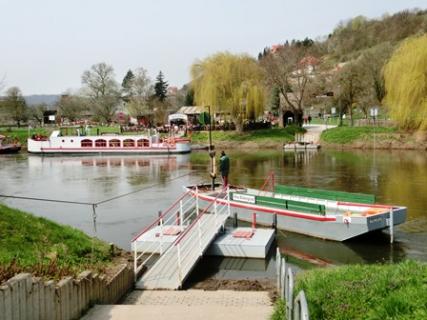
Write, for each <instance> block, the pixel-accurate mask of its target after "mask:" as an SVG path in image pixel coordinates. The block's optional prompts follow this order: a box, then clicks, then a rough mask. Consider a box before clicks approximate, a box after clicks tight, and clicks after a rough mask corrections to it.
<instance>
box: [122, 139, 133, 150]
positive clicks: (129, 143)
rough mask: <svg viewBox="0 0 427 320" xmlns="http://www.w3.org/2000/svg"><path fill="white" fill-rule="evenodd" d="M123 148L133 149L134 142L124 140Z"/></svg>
mask: <svg viewBox="0 0 427 320" xmlns="http://www.w3.org/2000/svg"><path fill="white" fill-rule="evenodd" d="M123 147H125V148H133V147H135V140H133V139H125V140H123Z"/></svg>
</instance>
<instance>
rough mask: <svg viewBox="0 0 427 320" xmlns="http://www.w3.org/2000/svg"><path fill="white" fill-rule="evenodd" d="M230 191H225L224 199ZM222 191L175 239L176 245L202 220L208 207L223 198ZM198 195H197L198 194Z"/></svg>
mask: <svg viewBox="0 0 427 320" xmlns="http://www.w3.org/2000/svg"><path fill="white" fill-rule="evenodd" d="M228 192H229V191H228V190H227V192H226V193H225V197H224V199H226V197H227V193H228ZM220 195H221V193H218V195H217V196H216V197H215V198H214V200H213V201H212V202H211V203H210V204H209V205H208V206H207V207H206V208H205V209H203V211H202V212H201V213H200V214H199V215H198V216H197V218H196V219H194V220H193V222H192V223H191V224H190V225H189V226H188V227H187V228H186V229H185V230H184V232H183V233H181V234H180V235H179V236H178V238H176V239H175V241H174V246H177V245H178V244H179V243H180V242H181V240H182V239H183V238H184V237H185V236H186V235H187V234H188V232H189V231H190V230H191V229H192V228H193V227H194V226H195V225H196V223H197V221H199V220H200V218H201V217H202V216H203V215H204V214H205V213H206V212H207V211H208V209H209V208H210V207H211V206H212V205H213V204H214V203H215V202H217V200H218V199H222V198H220ZM196 196H197V195H196Z"/></svg>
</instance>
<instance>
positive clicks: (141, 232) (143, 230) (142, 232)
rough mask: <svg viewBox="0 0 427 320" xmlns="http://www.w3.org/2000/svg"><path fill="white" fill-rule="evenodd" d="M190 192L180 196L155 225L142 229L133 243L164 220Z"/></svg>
mask: <svg viewBox="0 0 427 320" xmlns="http://www.w3.org/2000/svg"><path fill="white" fill-rule="evenodd" d="M190 192H191V190H188V191H187V192H186V193H184V194H183V195H182V196H180V197H179V198H178V199H177V200H176V201H175V202H174V203H173V204H172V205H170V206H169V207H168V208H167V209H166V210H165V211H164V212H162V214H161V215H160V216H159V217H158V218H157V219H156V220H154V221H153V223H151V224H150V225H148V226H147V227H145V228H144V229H142V230H141V231H140V232H139V233H138V234H137V235H136V236H135V237H133V238H132V240H131V243H132V242H135V241H136V240H137V239H138V238H139V237H140V236H142V235H143V234H144V233H146V232H147V231H148V230H150V229H151V228H153V227H154V226H155V225H157V224H158V223H159V222H160V220H161V219H163V218H164V217H165V215H166V214H168V213H169V212H170V211H171V210H172V209H173V208H174V207H175V206H176V205H177V204H178V203H179V202H180V201H181V200H182V199H184V198H185V197H186V196H187V195H188V194H189V193H190Z"/></svg>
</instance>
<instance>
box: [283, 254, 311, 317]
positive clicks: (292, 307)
mask: <svg viewBox="0 0 427 320" xmlns="http://www.w3.org/2000/svg"><path fill="white" fill-rule="evenodd" d="M276 276H277V291H278V292H279V293H280V298H282V299H284V302H285V314H286V319H287V320H309V318H310V317H309V312H308V304H307V299H306V297H305V293H304V290H301V291H300V292H299V293H298V294H297V295H296V297H295V299H294V298H293V291H294V277H293V273H292V270H291V268H290V267H287V268H286V260H285V258H282V257H281V254H280V251H279V248H277V251H276Z"/></svg>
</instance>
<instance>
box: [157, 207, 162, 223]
mask: <svg viewBox="0 0 427 320" xmlns="http://www.w3.org/2000/svg"><path fill="white" fill-rule="evenodd" d="M157 215H158V217H159V222H158V223H157V225H158V226H160V219H161V217H162V211H161V210H159V212H158V213H157Z"/></svg>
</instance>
